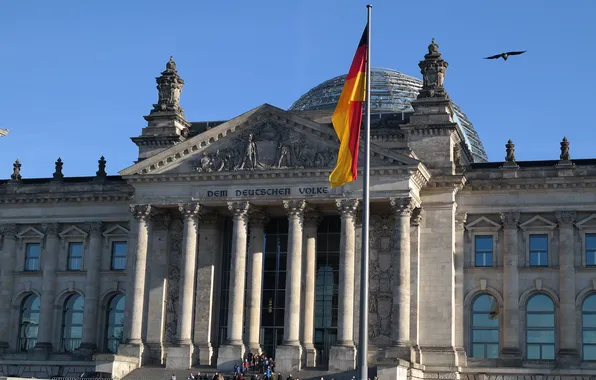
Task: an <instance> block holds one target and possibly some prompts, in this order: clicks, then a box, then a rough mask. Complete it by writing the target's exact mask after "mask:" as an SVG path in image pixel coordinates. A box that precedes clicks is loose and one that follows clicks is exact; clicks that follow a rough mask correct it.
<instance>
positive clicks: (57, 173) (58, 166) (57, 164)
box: [53, 157, 64, 181]
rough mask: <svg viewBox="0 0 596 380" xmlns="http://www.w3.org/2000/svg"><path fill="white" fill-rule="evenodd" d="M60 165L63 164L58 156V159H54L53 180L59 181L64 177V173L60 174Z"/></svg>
mask: <svg viewBox="0 0 596 380" xmlns="http://www.w3.org/2000/svg"><path fill="white" fill-rule="evenodd" d="M62 166H64V163H62V159H61V158H60V157H58V160H56V171H55V172H54V174H53V177H54V180H55V181H61V180H62V179H63V178H64V174H62Z"/></svg>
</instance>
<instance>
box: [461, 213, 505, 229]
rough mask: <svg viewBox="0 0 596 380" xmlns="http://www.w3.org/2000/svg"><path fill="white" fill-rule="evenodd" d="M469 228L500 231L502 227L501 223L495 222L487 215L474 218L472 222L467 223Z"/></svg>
mask: <svg viewBox="0 0 596 380" xmlns="http://www.w3.org/2000/svg"><path fill="white" fill-rule="evenodd" d="M466 229H467V230H480V231H498V230H499V229H501V225H500V224H499V223H497V222H493V221H492V220H490V219H488V218H487V217H485V216H481V217H480V218H478V219H476V220H474V221H473V222H472V223H469V224H467V225H466Z"/></svg>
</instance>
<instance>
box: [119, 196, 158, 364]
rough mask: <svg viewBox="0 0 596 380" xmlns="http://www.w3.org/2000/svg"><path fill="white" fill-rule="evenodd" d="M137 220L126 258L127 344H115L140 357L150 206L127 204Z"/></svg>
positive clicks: (129, 354)
mask: <svg viewBox="0 0 596 380" xmlns="http://www.w3.org/2000/svg"><path fill="white" fill-rule="evenodd" d="M130 212H131V213H132V215H133V217H134V219H136V222H135V223H134V225H133V228H132V229H131V231H132V234H131V235H132V236H131V237H132V239H131V240H132V242H133V244H132V245H131V250H129V252H130V253H132V255H131V256H132V257H128V258H127V265H126V267H127V268H126V270H127V273H129V276H130V277H131V280H130V282H129V283H128V286H127V288H126V309H128V316H127V318H126V319H125V320H126V323H127V326H125V328H124V333H125V334H127V338H126V340H125V341H126V343H125V344H121V345H120V346H119V347H118V353H119V354H122V355H126V356H136V357H138V358H139V359H140V358H141V355H142V353H143V340H142V333H143V321H144V316H143V310H144V304H145V281H146V279H147V278H146V277H147V276H146V271H147V251H148V245H149V218H150V215H151V205H147V204H145V205H132V206H130Z"/></svg>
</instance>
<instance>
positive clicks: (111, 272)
mask: <svg viewBox="0 0 596 380" xmlns="http://www.w3.org/2000/svg"><path fill="white" fill-rule="evenodd" d="M99 273H100V274H114V275H120V274H126V270H124V269H122V270H120V269H119V270H102V271H100V272H99Z"/></svg>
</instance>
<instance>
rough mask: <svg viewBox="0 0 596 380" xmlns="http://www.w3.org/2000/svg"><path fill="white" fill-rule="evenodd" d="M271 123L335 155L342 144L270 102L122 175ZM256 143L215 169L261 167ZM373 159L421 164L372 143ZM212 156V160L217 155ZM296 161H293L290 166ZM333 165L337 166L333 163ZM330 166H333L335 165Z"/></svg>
mask: <svg viewBox="0 0 596 380" xmlns="http://www.w3.org/2000/svg"><path fill="white" fill-rule="evenodd" d="M268 124H273V125H278V126H279V125H280V124H283V125H284V128H283V129H284V130H286V131H288V132H290V131H291V132H292V133H297V134H298V135H300V136H303V137H304V138H307V139H309V140H312V141H315V142H316V143H317V144H323V145H325V146H327V147H328V148H329V151H330V152H331V153H333V154H335V153H334V152H335V151H336V149H338V147H339V144H338V141H337V136H336V135H335V133H334V131H333V129H332V128H329V127H328V126H326V125H320V124H318V123H316V122H314V121H312V120H309V119H306V118H303V117H301V116H298V115H296V114H293V113H290V112H287V111H284V110H281V109H279V108H276V107H273V106H271V105H269V104H264V105H262V106H259V107H257V108H254V109H252V110H250V111H248V112H246V113H244V114H242V115H240V116H238V117H236V118H234V119H232V120H229V121H227V122H225V123H222V124H220V125H218V126H215V127H213V128H211V129H209V130H207V131H205V132H203V133H201V134H199V135H197V136H194V137H192V138H190V139H188V140H186V141H184V142H181V143H179V144H177V145H175V146H173V147H171V148H169V149H167V150H165V151H163V152H161V153H158V154H156V155H155V156H153V157H150V158H148V159H146V160H143V161H141V162H138V163H137V164H135V165H133V166H131V167H129V168H127V169H124V170H122V171H120V174H121V175H123V176H130V175H139V174H141V175H146V174H154V173H156V174H157V173H163V172H164V171H165V170H168V168H169V167H175V166H177V165H176V163H177V162H179V161H185V160H187V159H189V158H191V157H194V158H200V157H199V155H198V154H199V153H201V152H204V151H206V150H207V148H209V147H211V146H212V145H213V144H215V143H217V142H219V140H221V139H224V138H230V139H234V140H235V139H236V138H237V137H240V140H241V141H242V138H243V137H242V136H243V135H245V134H246V135H247V136H250V133H248V132H250V131H251V130H256V129H258V128H261V127H262V126H263V125H268ZM255 138H256V136H255ZM264 142H265V141H263V143H264ZM255 143H257V141H256V140H254V141H253V140H252V138H250V137H249V138H248V140H246V141H245V144H248V145H247V147H246V149H245V150H246V152H245V154H246V157H241V158H238V157H234V160H235V161H234V163H233V165H232V163H226V162H225V160H226V159H227V158H229V156H225V157H223V158H221V159H220V161H222V166H220V165H217V167H216V168H215V167H214V168H215V169H216V170H215V171H218V170H221V169H222V168H223V167H226V168H228V169H229V168H233V169H236V170H240V171H246V169H247V168H248V169H249V170H251V171H252V170H254V169H261V168H260V166H259V163H260V160H259V158H258V155H254V152H255V148H254V147H255ZM280 143H284V142H280ZM323 145H321V146H323ZM217 146H220V147H222V148H225V147H224V146H222V144H221V143H220V144H217ZM251 147H252V148H251ZM287 148H288V147H287V146H286V150H284V147H283V146H280V152H282V153H281V156H279V157H276V159H277V163H276V162H275V161H273V164H274V165H273V166H276V165H277V166H278V167H281V166H284V165H285V163H286V162H288V161H291V160H293V158H292V154H291V151H288V150H287ZM257 150H258V148H257ZM284 151H285V152H286V154H285V155H284V154H283V152H284ZM212 154H216V152H212ZM371 158H372V159H377V160H381V161H382V162H383V164H386V165H395V166H398V165H406V166H407V165H417V164H418V163H419V161H418V160H416V159H414V158H411V157H408V156H405V155H402V154H400V153H397V152H394V151H391V150H389V149H386V148H383V147H381V146H379V145H377V144H373V145H372V146H371ZM208 159H209V160H212V159H213V158H208ZM218 162H219V161H218ZM206 164H207V160H206V161H205V165H206ZM294 164H295V162H294ZM294 164H292V163H290V164H289V165H287V166H288V167H290V166H293V165H294ZM268 165H270V164H268ZM330 165H331V166H333V163H331V164H330ZM205 169H206V170H208V169H209V165H206V167H205ZM330 169H332V167H331V168H330Z"/></svg>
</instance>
